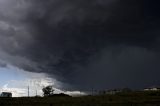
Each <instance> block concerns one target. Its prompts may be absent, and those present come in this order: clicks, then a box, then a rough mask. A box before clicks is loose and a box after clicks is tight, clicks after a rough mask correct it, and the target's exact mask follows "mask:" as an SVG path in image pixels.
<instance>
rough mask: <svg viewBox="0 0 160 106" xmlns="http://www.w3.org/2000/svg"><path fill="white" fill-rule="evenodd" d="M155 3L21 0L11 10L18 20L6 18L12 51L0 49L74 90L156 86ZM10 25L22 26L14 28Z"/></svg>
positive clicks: (156, 12) (101, 0)
mask: <svg viewBox="0 0 160 106" xmlns="http://www.w3.org/2000/svg"><path fill="white" fill-rule="evenodd" d="M17 1H18V0H17ZM17 1H16V0H15V2H17ZM157 4H158V2H156V1H153V2H152V3H151V1H149V0H146V1H143V0H128V1H127V0H85V1H82V0H70V1H66V0H47V1H43V0H35V1H32V0H28V1H21V2H20V5H22V6H20V7H17V9H16V10H15V11H16V12H17V11H18V10H21V11H19V13H20V14H21V15H18V17H19V18H20V19H19V20H20V21H17V23H19V24H18V25H17V23H16V24H15V23H13V22H10V24H11V23H12V27H13V26H14V27H13V29H10V30H11V31H10V34H8V32H7V35H15V36H14V37H12V38H13V40H12V41H13V42H16V43H13V44H15V46H14V49H13V50H10V49H7V48H10V47H8V46H2V48H4V51H5V52H7V53H10V54H11V55H12V54H13V53H16V54H17V57H18V59H19V61H18V62H13V61H14V60H15V59H16V58H13V56H12V59H10V57H9V56H7V57H8V58H7V59H8V61H11V60H12V63H14V64H15V65H16V66H19V67H21V68H23V69H25V70H28V71H34V72H44V73H47V74H48V75H51V76H55V75H56V76H57V77H58V79H59V80H61V81H63V82H65V83H68V84H71V85H73V86H75V88H76V87H77V88H78V89H87V88H89V87H91V86H94V87H95V88H97V89H104V88H112V87H127V86H129V87H134V88H137V87H143V86H148V85H153V84H159V83H158V81H159V80H160V79H159V78H158V76H157V75H158V74H159V72H158V70H159V69H160V67H159V62H160V61H159V40H160V39H159V15H158V14H159V11H158V10H159V8H158V5H157ZM24 13H25V14H24ZM12 16H14V15H12ZM16 18H17V17H16ZM12 20H15V19H14V18H12ZM8 21H10V19H8V20H7V22H8ZM3 22H4V21H3ZM3 26H4V25H3ZM15 26H20V27H22V26H23V28H22V29H21V30H19V32H17V28H15ZM0 27H1V26H0ZM10 27H11V25H10ZM2 30H3V31H1V30H0V31H1V32H6V31H4V30H5V29H2ZM7 30H9V27H7ZM13 32H14V33H13ZM19 35H21V36H19ZM5 38H7V39H8V37H5ZM4 44H5V43H4ZM6 44H8V43H6ZM11 44H12V43H11ZM11 46H12V45H11ZM3 60H5V58H4V59H3ZM62 79H63V80H62ZM117 81H119V82H117Z"/></svg>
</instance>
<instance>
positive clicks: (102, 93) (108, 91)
mask: <svg viewBox="0 0 160 106" xmlns="http://www.w3.org/2000/svg"><path fill="white" fill-rule="evenodd" d="M119 92H122V90H121V89H111V90H103V91H99V94H100V95H105V94H109V95H114V94H116V93H119Z"/></svg>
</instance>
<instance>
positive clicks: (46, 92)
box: [42, 86, 54, 96]
mask: <svg viewBox="0 0 160 106" xmlns="http://www.w3.org/2000/svg"><path fill="white" fill-rule="evenodd" d="M42 91H43V95H44V96H52V95H53V94H54V89H53V86H46V87H44V88H43V89H42Z"/></svg>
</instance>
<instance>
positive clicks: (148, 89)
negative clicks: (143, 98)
mask: <svg viewBox="0 0 160 106" xmlns="http://www.w3.org/2000/svg"><path fill="white" fill-rule="evenodd" d="M144 91H160V87H150V88H145V89H144Z"/></svg>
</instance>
